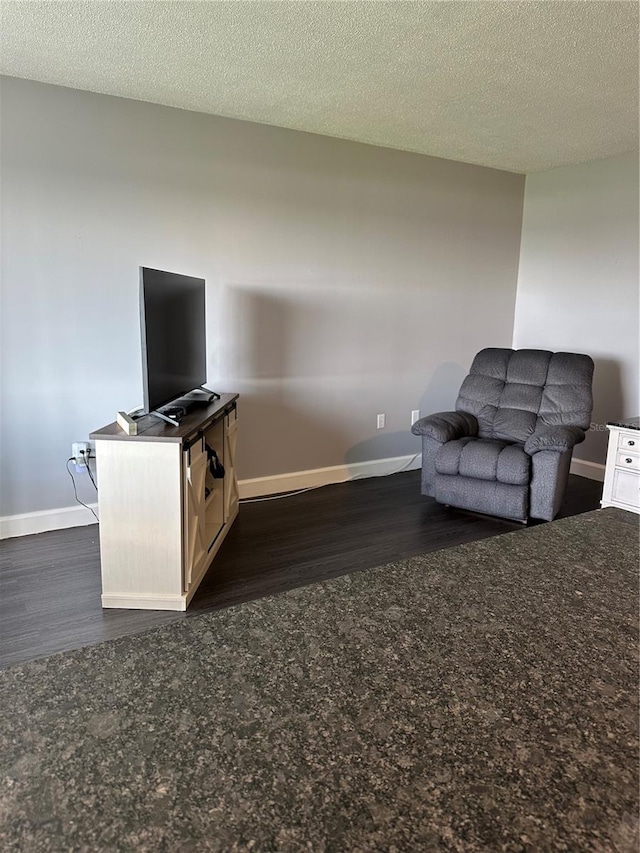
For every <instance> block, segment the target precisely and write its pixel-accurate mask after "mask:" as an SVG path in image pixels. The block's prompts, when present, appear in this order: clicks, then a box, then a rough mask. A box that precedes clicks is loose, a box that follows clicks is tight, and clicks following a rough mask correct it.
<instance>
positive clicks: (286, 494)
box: [240, 453, 420, 504]
mask: <svg viewBox="0 0 640 853" xmlns="http://www.w3.org/2000/svg"><path fill="white" fill-rule="evenodd" d="M418 456H420V454H419V453H415V454H414V455H413V456H412V457H411V459H409V461H408V462H405V464H404V465H403V466H402V468H398V470H397V471H389V473H388V474H384V475H383V476H384V477H391V476H393V474H402V473H403V472H404V471H406V470H407V468H408V467H409V465H413V463H414V462H415V461H416V459H417V458H418ZM368 479H370V478H369V477H365V476H364V475H360V476H358V477H349V479H348V480H343V481H342V482H343V483H355V482H356V480H368ZM336 485H338V484H337V483H322V484H321V485H319V486H309V487H308V488H306V489H298V490H297V491H295V492H283V494H281V495H267V496H266V497H264V498H241V500H240V503H241V504H255V503H262V502H263V501H279V500H281V499H282V498H293V497H295V496H296V495H303V494H304V493H305V492H313V491H315V490H316V489H324V488H325V486H336Z"/></svg>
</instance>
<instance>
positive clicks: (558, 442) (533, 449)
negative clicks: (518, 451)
mask: <svg viewBox="0 0 640 853" xmlns="http://www.w3.org/2000/svg"><path fill="white" fill-rule="evenodd" d="M584 436H585V433H584V430H582V429H580V427H573V426H548V427H542V428H540V429H537V430H536V431H535V432H534V433H533V434H532V435H530V436H529V438H528V439H527V440H526V441H525V444H524V451H525V453H528V454H529V456H533V454H534V453H539V452H540V451H541V450H555V451H557V452H558V453H566V451H567V450H571V449H572V447H574V445H576V444H580V442H581V441H584Z"/></svg>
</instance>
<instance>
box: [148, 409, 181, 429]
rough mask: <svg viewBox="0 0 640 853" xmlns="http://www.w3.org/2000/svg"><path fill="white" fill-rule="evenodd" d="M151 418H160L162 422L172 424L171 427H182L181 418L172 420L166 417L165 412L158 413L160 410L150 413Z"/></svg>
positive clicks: (168, 416)
mask: <svg viewBox="0 0 640 853" xmlns="http://www.w3.org/2000/svg"><path fill="white" fill-rule="evenodd" d="M149 417H153V418H160V420H161V421H164V422H165V423H166V424H170V425H171V426H174V427H175V426H180V420H179V418H172V417H171V416H170V415H166V414H165V413H164V412H160V411H158V409H154V410H153V411H152V412H149Z"/></svg>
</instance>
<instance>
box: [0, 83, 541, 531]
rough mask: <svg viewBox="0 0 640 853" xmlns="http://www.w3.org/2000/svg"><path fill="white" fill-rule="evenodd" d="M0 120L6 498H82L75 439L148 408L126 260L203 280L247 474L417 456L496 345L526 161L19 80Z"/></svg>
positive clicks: (510, 281) (10, 503) (55, 502)
mask: <svg viewBox="0 0 640 853" xmlns="http://www.w3.org/2000/svg"><path fill="white" fill-rule="evenodd" d="M2 119H3V139H2V143H3V144H2V187H3V200H2V204H3V217H2V228H3V232H2V239H3V249H2V275H3V316H2V324H3V325H2V333H3V335H2V347H3V353H2V370H3V374H2V383H3V385H2V393H3V405H2V484H3V485H2V498H3V504H2V508H1V509H0V515H10V514H15V513H22V512H30V511H35V510H40V509H47V508H55V507H62V506H68V505H71V504H73V497H72V493H71V484H70V482H69V478H68V476H67V474H66V473H65V471H64V463H65V460H66V459H67V457H68V456H69V452H70V445H71V442H72V441H74V440H82V439H84V438H86V436H87V435H88V433H89V432H90V431H91V430H93V429H96V428H98V427H100V426H102V425H104V424H106V423H109V422H110V421H112V420H113V419H114V417H115V413H116V410H118V409H130V408H133V407H134V406H136V405H138V404H140V402H141V397H142V379H141V367H140V342H139V326H138V324H139V319H138V266H139V265H145V266H153V267H158V268H161V269H168V270H174V271H178V272H183V273H186V274H191V275H198V276H202V277H204V278H206V280H207V285H208V291H207V297H208V335H209V384H210V386H211V387H213V388H216V389H220V390H236V391H239V392H240V393H241V394H242V398H241V417H242V425H241V436H240V438H241V440H240V460H239V475H240V477H241V478H250V477H260V476H267V475H271V474H279V473H285V472H289V471H299V470H306V469H311V468H320V467H324V466H330V465H339V464H343V463H345V462H346V463H353V462H358V461H365V460H369V459H377V458H385V457H390V456H396V455H401V454H405V453H417V452H419V449H420V445H419V441H418V439H416V438H414V437H412V436H411V435H410V434H409V421H410V412H411V410H412V409H415V408H418V407H420V408H421V409H422V410H423V412H427V411H436V410H439V409H445V408H449V407H451V406H452V405H453V403H454V401H455V396H456V392H457V388H458V386H459V384H460V381H461V379H462V378H463V375H464V374H465V372H466V370H467V368H468V365H469V363H470V361H471V358H472V356H473V355H474V353H475V352H476V351H477V350H478V349H480V348H481V347H482V346H485V345H498V346H509V345H510V344H511V338H512V330H513V315H514V306H515V292H516V278H517V266H518V254H519V244H520V227H521V215H522V199H523V188H524V178H523V177H522V176H519V175H514V174H509V173H507V172H500V171H495V170H491V169H486V168H482V167H476V166H470V165H464V164H461V163H455V162H450V161H446V160H440V159H435V158H429V157H424V156H421V155H415V154H409V153H403V152H399V151H392V150H387V149H383V148H376V147H373V146H367V145H361V144H358V143H353V142H346V141H342V140H336V139H330V138H326V137H322V136H315V135H312V134H305V133H299V132H295V131H290V130H282V129H278V128H273V127H268V126H263V125H255V124H250V123H244V122H239V121H233V120H229V119H222V118H218V117H214V116H207V115H201V114H198V113H193V112H185V111H181V110H177V109H171V108H166V107H160V106H156V105H150V104H145V103H142V102H137V101H129V100H123V99H118V98H112V97H108V96H103V95H94V94H90V93H86V92H78V91H73V90H69V89H63V88H58V87H54V86H48V85H43V84H39V83H32V82H28V81H22V80H17V79H7V78H5V80H4V81H3V86H2ZM379 412H384V413H386V415H387V428H386V429H385V430H383V431H376V429H375V416H376V414H377V413H379ZM83 494H84V495H85V497H90V495H91V493H90V492H85V493H83Z"/></svg>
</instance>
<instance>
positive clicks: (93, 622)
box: [0, 471, 602, 666]
mask: <svg viewBox="0 0 640 853" xmlns="http://www.w3.org/2000/svg"><path fill="white" fill-rule="evenodd" d="M601 493H602V484H601V483H597V482H594V481H592V480H587V479H585V478H583V477H576V476H571V477H570V478H569V485H568V488H567V495H566V499H565V502H564V505H563V507H562V510H561V513H560V516H561V517H563V516H567V515H575V514H577V513H580V512H587V511H588V510H591V509H597V507H598V506H599V500H600V496H601ZM523 529H524V528H523V526H522V525H520V524H517V523H514V522H509V521H503V520H500V519H494V518H489V517H487V516H482V515H475V514H473V513H467V512H461V511H458V510H454V509H446V508H445V507H443V506H441V505H439V504H437V503H436V502H435V501H434V500H432V499H430V498H423V497H422V496H421V495H420V474H419V472H418V471H410V472H407V473H403V474H394V475H392V476H390V477H377V478H371V479H366V480H359V481H356V482H350V483H342V484H340V485H334V486H325V487H324V488H321V489H316V490H314V491H310V492H306V493H304V494H300V495H296V496H293V497H287V498H282V499H279V500H270V501H264V502H260V503H247V504H245V505H243V506H242V508H241V511H240V515H239V517H238V519H237V521H236V522H235V524H234V526H233V528H232V529H231V531H230V532H229V535H228V536H227V539H226V540H225V542H224V543H223V545H222V548H221V549H220V551H219V553H218V556H217V557H216V559H215V562H214V564H213V566H212V567H211V569H210V570H209V573H208V575H207V576H206V577H205V579H204V580H203V582H202V584H201V586H200V589H199V590H198V592H197V593H196V596H195V597H194V599H193V601H192V603H191V606H190V608H189V610H188V611H187V613H186V614H185V613H169V612H160V611H150V610H102V608H101V606H100V553H99V545H98V527H97V525H91V526H89V527H77V528H72V529H70V530H57V531H53V532H51V533H41V534H39V535H36V536H24V537H20V538H16V539H9V540H6V541H5V542H3V543H0V547H1V554H2V563H1V568H0V623H1V635H0V665H2V666H7V665H10V664H14V663H18V662H21V661H27V660H32V659H34V658H38V657H42V656H44V655H48V654H52V653H54V652H60V651H66V650H69V649H75V648H80V647H81V646H86V645H91V644H94V643H99V642H101V641H102V640H106V639H110V638H113V637H121V636H125V635H128V634H135V633H139V632H141V631H144V630H146V629H148V628H152V627H155V626H157V625H164V624H167V623H169V622H174V621H176V620H178V619H185V618H186V619H188V618H190V617H193V616H195V615H197V614H199V613H202V612H203V611H207V610H213V609H216V608H220V607H228V606H229V605H232V604H238V603H239V602H242V601H249V600H251V599H255V598H260V597H262V596H265V595H271V594H274V593H278V592H282V591H284V590H287V589H291V588H293V587H296V586H302V585H304V584H308V583H314V582H316V581H321V580H325V579H327V578H332V577H336V576H338V575H344V574H348V573H349V572H354V571H360V570H362V569H368V568H371V567H373V566H380V565H384V563H388V562H391V561H395V560H399V559H403V558H405V557H410V556H414V555H416V554H424V553H427V552H429V551H437V550H439V549H441V548H449V547H451V546H453V545H460V544H462V543H465V542H472V541H475V540H478V539H484V538H486V537H488V536H496V535H498V534H501V533H509V532H511V531H518V530H520V531H522V530H523Z"/></svg>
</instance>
